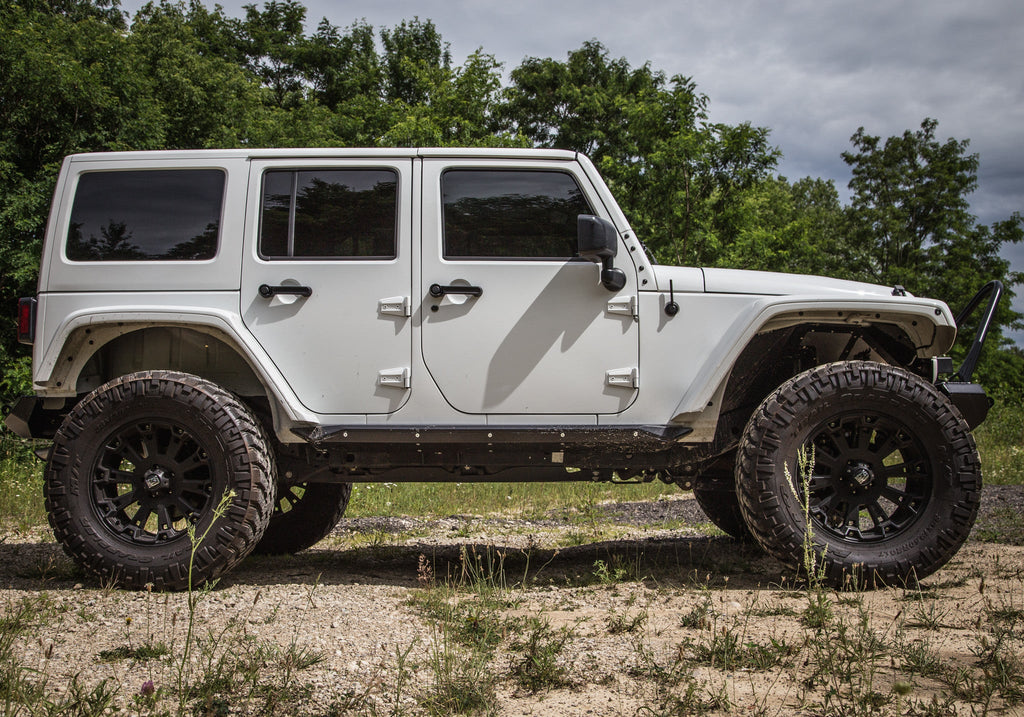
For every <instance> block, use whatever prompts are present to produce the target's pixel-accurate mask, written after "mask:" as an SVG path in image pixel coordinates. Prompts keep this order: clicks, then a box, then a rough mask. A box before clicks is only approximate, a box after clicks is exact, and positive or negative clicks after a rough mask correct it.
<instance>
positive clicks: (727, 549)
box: [0, 488, 1024, 715]
mask: <svg viewBox="0 0 1024 717" xmlns="http://www.w3.org/2000/svg"><path fill="white" fill-rule="evenodd" d="M1022 498H1024V491H1021V490H1020V489H1019V488H1017V489H998V490H996V489H992V490H988V489H987V492H986V496H985V502H984V511H983V515H982V517H981V519H980V521H979V524H978V526H977V527H976V530H975V535H976V536H984V537H985V538H986V542H982V541H981V540H980V539H978V537H975V538H973V539H972V540H971V541H969V542H968V544H967V545H966V546H965V547H964V548H963V549H962V550H961V551H960V552H959V554H958V555H957V556H956V558H955V559H954V560H953V561H952V562H951V563H950V564H949V565H948V566H947V567H946V568H944V569H943V570H941V571H940V572H938V573H937V574H935V575H934V576H932V577H931V578H929V579H927V580H925V581H923V583H922V584H921V585H920V586H917V587H914V588H899V587H897V588H890V589H884V590H877V591H874V592H868V593H836V592H833V591H828V590H823V591H821V592H817V593H815V592H813V591H808V590H807V589H806V587H805V586H804V585H802V584H800V583H798V582H796V581H795V577H794V575H793V573H792V571H791V570H788V569H786V568H784V567H783V566H781V565H780V564H779V563H777V562H776V561H774V560H772V559H769V558H767V557H766V556H764V555H763V554H762V553H761V552H760V550H759V549H758V548H756V547H754V546H751V545H746V544H742V543H738V542H736V541H733V540H731V539H728V538H725V537H721V536H720V535H717V536H716V535H714V534H713V533H714V532H715V531H713V530H711V529H709V527H708V526H707V524H706V523H705V522H704V521H705V519H704V518H703V516H702V515H701V514H700V511H699V509H697V507H696V505H695V503H694V501H693V500H692V498H691V497H689V495H688V494H685V495H681V496H680V497H679V498H678V499H673V500H669V501H659V502H657V503H643V504H612V505H609V506H604V507H603V509H602V511H601V515H600V516H598V517H597V518H594V517H592V516H590V517H588V518H587V519H586V520H584V521H574V520H571V519H569V520H566V519H565V518H564V517H563V518H555V517H552V519H551V520H546V521H535V522H529V521H521V520H516V519H513V518H507V517H501V518H493V519H488V518H483V517H474V516H454V517H451V518H447V519H443V520H434V521H421V520H415V519H409V518H388V519H373V520H352V521H343V523H342V524H341V525H340V526H339V527H338V529H337V530H336V531H335V533H334V534H333V535H332V536H331V537H329V538H328V539H327V540H325V541H324V542H323V543H321V544H320V545H319V546H317V547H316V548H314V549H312V550H308V551H305V552H304V553H301V554H299V555H297V556H292V557H284V558H258V557H251V558H249V559H247V560H246V561H245V562H244V563H243V564H242V565H241V566H240V567H239V568H236V569H235V570H234V571H233V572H232V573H231V574H230V575H228V576H227V577H226V578H224V579H223V580H222V581H221V582H220V583H219V584H218V585H217V586H216V587H215V588H214V589H213V590H211V591H209V592H206V593H203V594H201V595H195V596H193V597H194V598H196V600H195V604H194V608H193V611H192V612H191V615H192V617H193V619H192V620H191V626H192V629H193V638H192V640H191V642H190V641H189V640H188V637H187V633H188V629H189V624H190V620H189V616H190V610H189V596H188V595H187V594H154V593H146V592H140V593H131V592H123V591H119V590H117V589H113V588H111V587H109V586H103V585H99V584H97V583H96V582H95V581H94V580H93V579H92V578H90V577H89V576H86V575H83V574H82V573H80V572H79V571H78V569H77V568H76V567H75V566H74V565H73V564H72V563H70V561H68V560H67V559H66V558H65V557H64V555H63V553H62V552H61V551H60V549H59V547H57V546H56V545H55V544H54V543H53V542H52V538H50V537H49V536H48V534H47V533H46V532H45V530H44V529H42V528H40V529H38V530H33V531H29V532H27V533H21V534H18V533H14V532H8V534H6V535H5V536H4V537H3V539H2V541H0V627H2V631H7V632H8V633H9V634H13V633H11V631H12V630H14V628H13V627H12V626H13V625H18V626H20V629H19V630H18V631H17V633H16V637H15V643H14V651H13V653H12V654H13V655H15V656H16V659H17V664H18V665H20V667H21V668H23V673H22V674H23V676H24V679H26V680H28V681H29V682H32V681H34V683H35V684H39V683H40V682H45V694H47V695H49V696H48V697H47V698H46V699H48V700H50V701H51V702H58V701H59V700H61V699H68V697H67V696H68V695H72V694H78V693H84V692H87V691H88V690H91V689H95V687H96V686H97V685H100V684H102V685H104V688H105V689H106V690H108V691H109V692H110V693H111V696H110V699H109V700H108V702H107V703H105V704H107V705H108V706H107V712H108V713H132V714H179V713H185V714H260V713H263V714H304V715H307V714H308V715H328V714H348V713H351V714H422V713H430V712H431V711H433V712H434V713H438V714H447V713H448V712H450V710H451V703H445V702H444V701H443V700H444V699H445V698H446V697H450V696H451V695H453V694H454V695H456V696H458V695H465V694H470V695H472V694H474V690H476V691H477V692H480V693H481V694H483V702H482V703H481V705H480V707H479V710H478V711H480V712H482V713H494V714H499V715H531V714H533V715H577V714H579V715H583V714H587V715H633V714H680V715H682V714H699V713H707V714H764V715H777V714H780V715H788V714H806V715H817V714H865V713H868V712H869V711H872V710H874V711H875V712H876V713H878V714H893V715H895V714H936V715H938V714H982V713H985V712H986V711H987V713H989V714H1024V707H1022V706H1021V704H1022V703H1021V700H1022V699H1024V678H1022V677H1021V675H1022V672H1024V670H1022V669H1021V668H1022V663H1021V658H1020V656H1021V654H1022V653H1024V547H1020V546H1017V545H1010V544H1007V543H1005V542H987V541H990V540H993V539H998V533H999V529H1000V525H1002V526H1003V527H1005V525H1006V523H1005V520H1006V515H1007V512H1008V511H1013V515H1016V516H1017V517H1016V520H1017V521H1018V522H1019V521H1020V518H1019V516H1020V512H1019V511H1020V507H1021V500H1022ZM993 516H995V517H993ZM999 516H1002V518H1001V520H1003V521H1004V522H1003V523H999V520H997V519H998V518H999ZM665 521H671V522H669V523H666V522H665ZM993 521H994V522H993ZM666 526H668V527H666ZM1015 536H1019V532H1014V531H1010V537H1008V541H1009V542H1018V541H1019V538H1018V537H1015ZM816 618H820V619H816ZM2 631H0V632H2ZM481 635H482V636H483V637H482V638H481ZM478 638H479V640H478ZM186 645H189V647H188V650H187V651H186ZM481 645H485V646H483V647H482V646H481ZM154 646H163V648H165V649H166V653H165V654H163V655H156V656H147V655H145V654H143V653H142V652H140V651H139V650H138V648H140V647H154ZM158 652H159V650H158ZM289 656H290V658H289ZM303 656H305V657H310V656H313V657H315V658H316V661H315V664H312V665H306V664H305V662H308V661H309V660H305V661H304V660H303V659H302V658H303ZM217 678H219V679H220V680H221V681H220V683H218V682H217V681H216V679H217ZM531 680H532V681H531ZM150 681H151V682H152V689H153V690H155V693H154V694H153V695H152V696H151V697H149V696H145V695H144V694H143V693H145V692H148V691H149V689H150V687H149V685H148V684H147V683H149V682H150ZM460 690H461V691H460ZM492 690H493V691H492ZM26 713H29V712H28V711H26Z"/></svg>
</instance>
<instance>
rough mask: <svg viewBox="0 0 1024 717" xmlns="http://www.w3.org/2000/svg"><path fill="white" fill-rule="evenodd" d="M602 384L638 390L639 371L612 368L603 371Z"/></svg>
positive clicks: (635, 369)
mask: <svg viewBox="0 0 1024 717" xmlns="http://www.w3.org/2000/svg"><path fill="white" fill-rule="evenodd" d="M604 382H605V383H606V384H608V385H609V386H617V387H619V388H640V371H639V369H637V368H635V367H634V368H613V369H612V370H610V371H605V374H604Z"/></svg>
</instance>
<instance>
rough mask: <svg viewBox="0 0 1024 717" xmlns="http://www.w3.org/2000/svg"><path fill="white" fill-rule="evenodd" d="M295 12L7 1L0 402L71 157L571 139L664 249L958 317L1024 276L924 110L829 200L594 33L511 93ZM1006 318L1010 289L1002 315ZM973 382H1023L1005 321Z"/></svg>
mask: <svg viewBox="0 0 1024 717" xmlns="http://www.w3.org/2000/svg"><path fill="white" fill-rule="evenodd" d="M306 19H307V10H306V7H305V6H304V5H302V4H301V2H299V1H298V0H269V1H268V2H264V3H263V4H262V6H258V5H256V4H253V5H248V6H246V8H245V12H244V16H243V17H240V18H232V17H228V16H227V15H225V13H224V10H223V9H222V8H221V7H220V6H215V7H214V8H213V9H209V8H207V7H206V6H205V5H204V4H202V3H200V2H198V1H197V0H189V2H184V1H174V0H159V1H158V2H154V3H150V4H147V5H146V6H145V7H143V8H142V10H140V11H139V12H138V13H137V14H136V15H135V17H134V18H132V19H131V22H130V23H129V22H128V18H127V16H126V14H125V13H123V12H122V11H121V10H120V9H119V8H118V6H117V4H116V2H114V0H11V1H10V2H7V3H4V4H3V5H2V6H0V32H2V33H3V36H4V42H3V43H2V44H0V403H6V402H10V401H11V400H12V399H13V398H14V397H15V396H17V395H19V394H21V393H24V392H26V391H27V390H28V388H29V386H28V381H27V367H28V357H27V352H26V351H25V350H24V349H23V348H22V347H18V346H17V345H16V343H15V342H14V329H15V326H14V320H13V317H14V316H15V309H16V301H17V297H19V296H27V295H31V294H32V293H33V290H34V285H35V282H36V277H37V272H38V263H39V252H40V247H41V244H42V236H43V232H44V229H45V224H46V217H47V212H48V207H49V203H50V198H51V195H52V192H53V188H54V186H55V182H56V178H57V173H58V171H59V169H60V164H61V161H62V159H63V158H64V157H65V156H66V155H68V154H71V153H74V152H84V151H104V150H137V149H167V148H201V147H260V146H285V147H287V146H417V145H419V146H426V145H434V146H454V145H489V146H531V145H532V146H544V147H563V148H568V149H574V150H579V151H582V152H585V153H587V154H589V155H590V156H591V157H592V158H593V159H594V161H595V163H596V164H597V166H598V167H599V168H600V169H601V171H602V173H603V174H604V176H605V178H606V179H607V181H608V183H609V185H610V187H611V189H612V191H613V193H614V194H615V195H616V197H617V199H618V200H619V202H620V204H621V206H622V208H623V210H624V211H625V212H626V214H627V216H628V217H629V219H630V221H631V223H632V225H633V227H634V229H635V230H636V232H637V234H638V235H639V236H640V237H641V238H643V239H644V240H645V241H646V242H647V244H648V247H649V248H650V249H651V251H652V253H653V254H654V255H655V257H656V258H657V259H659V260H661V261H665V262H669V263H675V264H685V265H711V266H731V267H736V268H748V269H762V270H773V271H787V272H798V273H816V274H825V275H830V276H837V277H841V278H850V279H860V280H868V281H873V282H879V283H882V284H897V283H899V284H902V285H904V286H905V287H906V288H907V289H908V290H910V291H912V292H914V293H917V294H920V295H928V296H934V297H936V298H940V299H943V300H945V301H947V302H948V303H950V305H951V306H953V307H954V308H958V307H960V306H962V305H963V304H964V303H965V302H966V301H967V299H968V298H969V297H970V296H971V294H972V293H973V292H974V291H975V290H976V289H977V288H978V287H979V286H981V285H982V284H983V283H984V282H985V281H987V280H989V279H1000V280H1001V281H1003V283H1004V284H1005V285H1006V286H1007V288H1008V289H1009V290H1010V291H1011V293H1012V290H1013V288H1014V287H1015V286H1016V285H1018V284H1019V283H1020V281H1021V277H1020V276H1019V275H1018V274H1017V273H1015V272H1012V271H1010V269H1009V265H1008V263H1007V261H1006V260H1005V259H1003V258H1002V257H1001V256H1000V252H1001V250H1002V249H1003V248H1004V247H1005V246H1007V245H1008V244H1015V243H1018V242H1020V241H1021V240H1022V239H1024V223H1022V220H1021V217H1020V215H1019V214H1014V215H1012V216H1011V217H1008V218H1006V219H1004V220H1002V221H998V222H995V223H993V224H992V225H990V226H985V225H979V224H977V221H976V219H975V217H974V216H973V215H972V214H971V213H970V211H969V206H968V197H969V195H970V193H971V192H972V191H973V190H974V188H975V186H976V184H977V168H978V161H979V160H978V157H977V155H975V154H970V153H969V152H968V143H967V141H966V140H957V139H948V140H946V141H940V140H939V139H938V138H937V136H936V131H937V122H936V121H935V120H932V119H926V120H925V121H924V122H923V123H922V125H921V127H920V129H919V130H916V131H909V130H908V131H907V132H905V133H903V134H902V135H898V136H895V137H890V138H888V139H885V140H883V139H882V138H880V137H875V136H872V135H869V134H867V132H866V131H865V130H864V129H863V128H861V129H859V130H858V131H857V132H856V133H855V134H854V135H853V137H852V138H851V141H852V148H851V149H850V151H847V152H845V153H843V158H844V159H845V161H846V162H847V163H848V164H849V165H850V168H851V172H852V179H851V181H850V189H851V191H852V195H853V196H852V201H851V204H850V206H849V207H843V206H842V204H841V203H840V201H839V198H838V195H837V193H836V190H835V187H834V186H833V185H832V184H831V183H830V182H826V181H823V180H820V179H814V178H810V177H808V178H804V179H800V180H798V181H795V182H790V181H788V180H786V179H785V178H781V177H773V176H772V174H773V170H774V169H775V167H776V163H777V161H778V159H779V156H780V154H779V151H778V150H777V149H776V148H775V147H773V146H772V145H771V144H770V142H769V130H768V129H767V128H764V127H756V126H753V125H751V124H748V123H742V124H738V125H727V124H721V123H714V122H712V121H711V120H710V119H709V104H710V100H709V98H708V97H707V95H705V94H703V93H702V92H700V91H699V90H698V87H697V84H696V83H695V82H694V80H693V79H692V78H690V77H686V76H682V75H676V76H672V77H667V76H666V75H665V73H663V72H661V71H659V70H657V69H656V68H653V67H652V66H651V65H650V63H645V64H643V65H641V66H639V67H633V66H631V65H630V64H629V63H628V62H627V61H626V60H625V59H622V58H618V59H616V58H613V57H611V56H610V55H609V53H608V50H607V49H606V48H605V47H604V46H603V45H602V44H601V43H600V42H598V41H596V40H594V41H589V42H585V43H584V44H583V45H582V46H581V47H579V48H578V49H575V50H571V51H569V52H568V53H567V55H566V57H565V59H564V60H557V59H553V58H536V57H529V58H526V59H524V60H523V62H522V63H520V64H519V66H518V67H515V68H513V69H512V70H511V71H510V73H509V81H508V84H507V86H503V82H502V71H503V68H502V66H501V65H500V64H499V63H498V62H497V61H496V60H495V58H494V57H493V56H492V55H490V54H487V53H486V52H485V51H484V50H483V49H482V48H481V49H478V50H477V51H476V52H474V53H472V54H471V55H469V56H468V57H467V58H466V59H465V61H464V62H463V63H462V64H457V63H456V62H455V61H454V60H453V58H452V56H451V52H450V49H449V46H448V44H447V43H446V42H445V41H444V39H443V37H442V35H441V33H440V32H439V30H438V29H437V28H436V27H435V26H434V24H433V23H432V22H431V21H430V20H429V19H424V20H421V19H420V18H413V19H412V20H405V21H403V22H401V23H399V24H398V25H397V26H395V27H392V28H380V29H379V30H378V29H375V28H374V27H373V26H371V25H369V24H367V23H366V22H362V21H360V22H355V23H354V24H352V25H350V26H348V27H346V28H339V27H337V26H335V25H332V24H331V23H330V22H329V21H328V20H327V19H326V18H324V19H322V20H320V21H319V23H317V25H316V28H315V30H314V31H313V32H312V33H311V34H308V35H307V34H306V31H305V21H306ZM974 320H975V319H971V320H968V321H967V322H966V324H965V327H964V330H963V331H962V334H963V336H964V337H965V339H967V340H965V341H964V342H963V343H964V344H967V343H969V338H970V337H971V336H972V335H973V331H974V326H975V325H974V323H972V322H973V321H974ZM1020 320H1021V316H1019V315H1018V314H1017V313H1015V312H1014V311H1012V309H1011V308H1010V304H1009V301H1004V303H1003V305H1002V306H1001V308H1000V310H999V313H998V315H997V321H998V324H999V326H1000V327H1008V326H1020V325H1021V324H1020ZM958 351H960V352H961V353H962V352H963V351H964V348H960V349H958ZM980 378H981V379H982V380H983V381H984V382H985V383H986V384H987V385H990V386H1002V387H1004V388H1005V389H1006V390H1009V391H1012V392H1016V393H1018V394H1020V393H1021V392H1024V355H1022V354H1021V352H1020V351H1017V350H1014V349H1010V348H1008V347H1007V346H1006V345H1005V341H1004V340H1003V338H1002V334H1001V333H1000V330H999V329H998V328H997V331H996V335H995V336H994V337H993V340H992V341H990V344H989V346H988V347H987V348H986V352H985V355H984V357H983V359H982V363H981V369H980Z"/></svg>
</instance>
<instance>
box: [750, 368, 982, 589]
mask: <svg viewBox="0 0 1024 717" xmlns="http://www.w3.org/2000/svg"><path fill="white" fill-rule="evenodd" d="M805 445H807V446H809V445H813V446H814V450H815V457H814V460H815V462H814V465H813V469H812V471H811V475H812V477H811V479H810V481H809V483H808V490H807V491H806V492H807V493H809V494H810V498H809V500H810V508H811V520H810V529H811V530H810V538H809V545H810V546H811V547H812V548H813V553H814V556H815V559H816V561H817V562H816V566H810V565H804V564H803V563H804V562H805V561H804V555H805V552H804V545H805V543H804V541H805V536H807V530H806V527H807V525H806V524H807V521H806V520H805V518H804V509H803V505H802V503H801V501H802V496H803V495H804V493H805V491H804V489H803V486H802V485H801V480H800V478H799V475H800V468H799V466H798V465H797V451H798V449H799V448H800V447H801V446H805ZM787 469H788V471H789V473H790V474H791V476H792V483H791V482H790V480H788V479H787V477H786V470H787ZM736 488H737V495H738V496H739V503H740V510H741V511H742V513H743V516H744V519H745V521H746V523H747V526H748V527H749V528H750V531H751V532H752V533H753V535H754V537H755V539H756V540H757V541H758V542H759V543H760V544H761V545H762V546H763V547H764V548H765V550H767V551H768V552H769V553H770V554H772V555H774V556H775V557H777V558H778V559H780V560H782V561H784V562H786V563H789V564H791V565H794V566H797V567H800V568H804V569H809V570H815V571H816V573H818V574H821V575H823V576H824V577H825V578H826V579H827V580H828V581H829V582H831V583H832V584H833V585H836V586H844V585H850V584H851V583H853V584H859V585H860V586H862V587H875V586H878V585H880V584H890V585H891V584H906V583H907V582H912V581H914V580H915V579H919V578H924V577H925V576H927V575H930V574H932V573H933V572H935V571H936V570H938V569H939V568H941V567H942V566H943V565H944V564H945V563H946V562H947V561H948V560H949V559H950V558H951V557H952V556H953V555H954V554H955V553H956V551H957V550H958V549H959V548H960V546H961V545H962V544H963V542H964V541H965V540H966V539H967V536H968V534H969V533H970V530H971V527H972V526H973V524H974V520H975V517H976V516H977V512H978V503H979V500H980V493H981V465H980V461H979V459H978V451H977V448H976V446H975V443H974V438H973V437H972V436H971V434H970V431H969V429H968V427H967V424H966V423H965V422H964V420H963V418H962V417H961V416H960V413H959V412H958V411H957V410H956V408H955V407H954V406H953V405H952V404H951V403H950V401H949V399H948V398H946V396H944V395H943V394H942V393H940V392H939V391H938V390H936V389H935V387H934V386H932V385H931V384H930V383H928V382H927V381H925V380H923V379H921V378H919V377H918V376H915V375H914V374H912V373H910V372H908V371H905V370H903V369H900V368H896V367H892V366H888V365H884V364H878V363H873V362H867V361H850V362H840V363H833V364H829V365H826V366H820V367H818V368H814V369H811V370H809V371H806V372H804V373H801V374H799V375H797V376H795V377H794V378H792V379H790V380H789V381H787V382H786V383H784V384H783V385H782V386H781V387H780V388H779V389H777V390H776V391H775V392H774V393H773V394H771V395H770V396H769V397H768V398H767V399H765V400H764V402H763V403H762V404H761V405H760V407H759V408H758V409H757V411H756V412H755V413H754V415H753V417H752V418H751V419H750V421H749V423H748V424H747V427H746V430H745V431H744V434H743V436H742V438H741V440H740V447H739V453H738V455H737V470H736ZM808 562H809V561H808Z"/></svg>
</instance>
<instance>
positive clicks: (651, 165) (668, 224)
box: [499, 41, 779, 265]
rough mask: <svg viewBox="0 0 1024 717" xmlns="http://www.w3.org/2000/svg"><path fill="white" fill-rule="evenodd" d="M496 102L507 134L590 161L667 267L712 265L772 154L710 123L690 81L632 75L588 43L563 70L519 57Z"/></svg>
mask: <svg viewBox="0 0 1024 717" xmlns="http://www.w3.org/2000/svg"><path fill="white" fill-rule="evenodd" d="M505 100H506V102H505V105H504V107H503V108H502V109H501V111H500V112H499V117H500V118H501V119H502V121H503V122H504V123H505V125H504V126H505V127H507V128H508V129H510V130H514V131H517V132H519V133H520V134H522V135H523V136H525V137H527V138H529V139H530V141H531V142H532V143H533V144H535V145H538V146H543V147H561V148H565V149H573V150H577V151H580V152H584V153H586V154H588V155H590V156H591V158H592V159H593V160H594V161H595V163H596V164H597V165H598V166H599V168H600V169H601V172H602V174H603V175H604V177H605V179H606V180H607V181H608V183H609V185H610V186H611V189H612V191H613V193H614V194H615V195H616V198H617V199H618V201H619V203H620V204H621V206H622V208H623V210H624V211H625V212H626V214H627V215H628V216H629V218H630V221H631V223H632V225H633V228H634V229H636V230H637V233H638V234H639V235H640V236H641V237H643V238H644V241H645V242H646V243H647V245H648V247H649V248H650V249H651V250H652V251H653V252H654V253H655V255H656V256H657V257H658V258H659V259H661V260H663V261H666V262H668V263H674V264H689V265H701V264H714V263H716V262H717V261H719V259H720V258H721V257H722V254H723V250H724V247H725V246H727V245H728V244H729V243H730V242H731V241H732V240H734V239H735V236H736V233H737V229H736V226H735V224H736V220H737V219H738V217H740V216H741V210H740V209H741V208H740V205H739V201H740V197H741V194H742V191H743V190H745V189H747V188H749V187H751V186H754V185H755V184H756V183H757V182H759V181H761V180H763V179H765V178H767V176H768V173H769V172H770V171H771V169H773V168H774V166H775V163H776V161H777V160H778V156H779V153H778V151H777V150H776V149H774V148H772V147H771V146H770V145H769V144H768V130H767V129H764V128H760V127H752V126H751V125H749V124H741V125H738V126H729V125H724V124H715V123H712V122H710V120H709V119H708V113H707V108H708V98H707V96H706V95H704V94H702V93H700V92H698V91H697V87H696V84H695V83H694V82H693V80H692V79H690V78H688V77H683V76H674V77H672V78H671V79H667V78H666V77H665V75H664V73H662V72H657V71H654V70H652V69H651V67H650V64H645V65H643V66H642V67H639V68H632V67H630V66H629V63H628V62H626V60H625V59H618V60H615V59H611V58H610V57H609V56H608V51H607V50H606V49H605V48H604V46H603V45H601V44H600V43H599V42H596V41H591V42H586V43H584V44H583V46H582V47H581V48H580V49H578V50H574V51H572V52H570V53H569V55H568V58H567V60H566V61H565V62H559V61H557V60H554V59H551V58H547V59H538V58H527V59H526V60H524V61H523V63H522V64H521V65H520V66H519V67H518V68H516V69H515V70H513V71H512V73H511V85H510V87H509V88H508V89H507V90H506V91H505Z"/></svg>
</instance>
